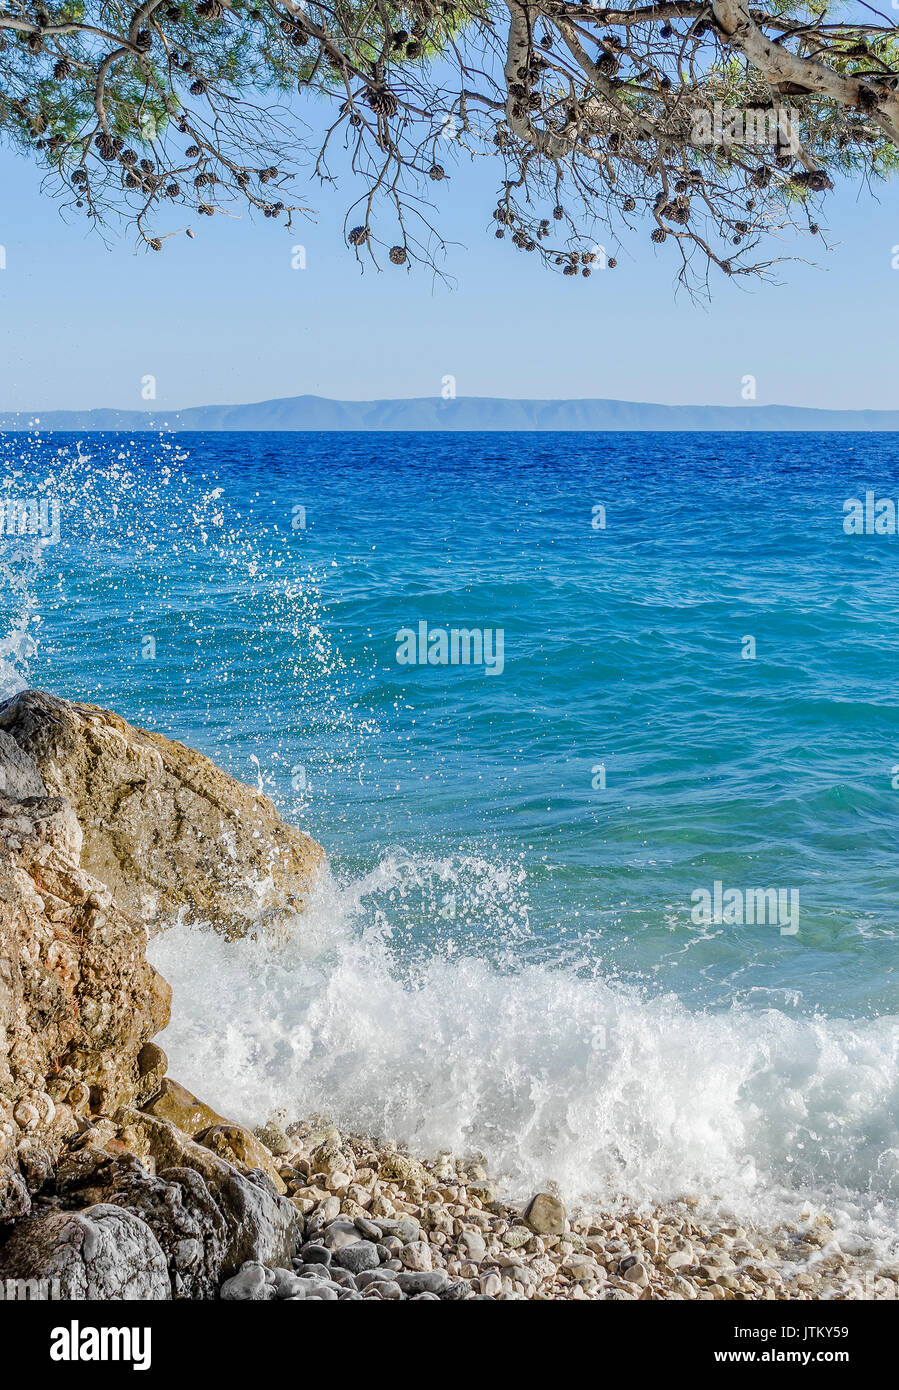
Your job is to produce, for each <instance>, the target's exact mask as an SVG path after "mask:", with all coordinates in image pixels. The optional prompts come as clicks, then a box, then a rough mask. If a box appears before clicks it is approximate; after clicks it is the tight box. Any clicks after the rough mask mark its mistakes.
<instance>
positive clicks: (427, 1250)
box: [400, 1240, 434, 1272]
mask: <svg viewBox="0 0 899 1390" xmlns="http://www.w3.org/2000/svg"><path fill="white" fill-rule="evenodd" d="M400 1260H401V1262H402V1263H403V1265H405V1267H406V1269H414V1270H417V1271H420V1272H422V1271H424V1270H428V1269H433V1267H434V1261H433V1260H432V1258H431V1247H430V1245H429V1244H428V1242H427V1241H426V1240H413V1241H410V1242H409V1244H408V1245H404V1246H403V1249H402V1251H401V1253H400Z"/></svg>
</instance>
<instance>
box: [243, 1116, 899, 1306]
mask: <svg viewBox="0 0 899 1390" xmlns="http://www.w3.org/2000/svg"><path fill="white" fill-rule="evenodd" d="M282 1135H283V1136H284V1137H285V1140H286V1141H287V1151H286V1152H284V1153H279V1154H278V1172H279V1174H280V1177H281V1179H282V1180H283V1181H284V1183H285V1184H286V1185H287V1191H288V1193H289V1194H290V1200H291V1201H292V1202H293V1203H294V1205H295V1206H296V1207H297V1209H298V1211H299V1212H300V1213H302V1214H303V1216H304V1223H305V1230H304V1240H303V1243H302V1244H301V1245H300V1246H299V1248H298V1250H297V1252H296V1255H295V1256H294V1259H293V1261H292V1264H293V1268H292V1269H269V1268H267V1267H266V1266H264V1265H261V1264H258V1263H248V1264H245V1265H244V1266H243V1267H242V1268H241V1269H240V1270H239V1271H238V1273H237V1274H235V1275H233V1276H232V1277H231V1278H229V1279H227V1280H226V1281H225V1282H224V1283H223V1284H222V1286H221V1288H220V1290H219V1296H220V1297H221V1298H222V1299H223V1300H226V1301H270V1300H279V1301H286V1302H334V1301H336V1300H341V1301H343V1300H346V1299H352V1300H355V1301H358V1300H360V1299H375V1300H377V1301H383V1302H394V1301H396V1300H405V1299H414V1298H417V1299H419V1300H422V1299H423V1300H425V1301H429V1302H433V1301H434V1300H435V1299H437V1300H440V1301H452V1302H461V1301H469V1300H479V1301H484V1300H488V1299H489V1300H490V1301H500V1302H511V1301H521V1300H523V1299H533V1300H535V1301H539V1302H546V1301H553V1300H574V1301H585V1300H588V1301H589V1300H603V1301H619V1302H634V1301H637V1300H639V1301H652V1300H664V1299H675V1300H679V1301H694V1300H696V1301H702V1302H712V1301H721V1300H725V1299H726V1300H729V1299H732V1298H737V1299H764V1300H773V1299H785V1300H789V1299H794V1300H795V1299H803V1300H807V1299H814V1298H837V1299H839V1298H851V1299H856V1298H863V1297H869V1298H870V1297H875V1298H878V1297H883V1298H887V1297H892V1298H894V1299H895V1296H896V1281H897V1277H899V1266H884V1265H883V1264H882V1262H881V1263H878V1262H875V1261H874V1260H873V1258H872V1257H871V1256H870V1255H869V1254H868V1253H867V1252H865V1250H864V1249H856V1248H853V1249H851V1250H849V1249H847V1248H846V1247H847V1242H845V1241H843V1240H842V1238H841V1245H838V1244H837V1242H836V1240H835V1239H834V1234H833V1227H832V1223H831V1222H830V1218H828V1217H827V1216H826V1214H824V1213H822V1214H821V1216H820V1217H815V1218H812V1217H808V1218H804V1219H803V1221H802V1222H801V1223H799V1224H797V1225H796V1226H794V1227H790V1228H786V1227H785V1228H781V1229H778V1230H777V1231H758V1230H751V1229H748V1228H746V1227H745V1226H739V1225H737V1224H736V1223H735V1222H734V1221H733V1219H732V1218H730V1219H728V1217H727V1216H722V1217H721V1218H720V1219H718V1220H716V1219H715V1218H714V1217H713V1216H712V1215H711V1214H710V1213H711V1212H713V1210H714V1204H713V1202H712V1201H711V1199H709V1198H706V1197H702V1198H700V1197H698V1196H696V1197H694V1196H692V1195H691V1196H690V1197H687V1198H681V1199H679V1200H678V1201H676V1202H673V1203H671V1204H669V1205H667V1206H664V1207H658V1208H656V1209H655V1210H653V1211H649V1210H644V1209H641V1210H640V1211H627V1210H616V1211H614V1212H605V1213H601V1212H594V1213H585V1212H574V1213H571V1214H569V1212H568V1211H567V1210H566V1208H565V1206H564V1204H563V1203H562V1202H561V1200H560V1199H559V1198H558V1197H556V1196H555V1195H553V1194H552V1193H548V1192H538V1193H536V1194H535V1196H533V1197H532V1198H531V1200H530V1202H528V1203H526V1204H525V1205H524V1206H523V1207H515V1206H510V1205H506V1204H504V1203H503V1202H501V1201H499V1200H498V1199H497V1197H496V1194H495V1192H494V1190H493V1189H492V1188H491V1187H490V1186H489V1184H488V1183H487V1181H486V1170H485V1167H484V1164H483V1162H482V1160H481V1159H480V1158H475V1159H472V1160H468V1161H461V1160H453V1159H452V1158H451V1156H449V1155H442V1156H441V1157H440V1158H439V1159H438V1161H437V1162H436V1163H434V1164H428V1163H421V1162H419V1161H418V1160H417V1159H414V1158H412V1157H409V1156H408V1155H405V1154H400V1153H399V1152H398V1150H397V1149H396V1146H395V1145H392V1144H390V1143H389V1142H388V1141H382V1142H381V1143H377V1142H375V1141H372V1140H370V1139H364V1138H356V1137H350V1136H346V1135H343V1136H341V1135H340V1134H339V1133H338V1132H337V1131H336V1130H333V1129H324V1128H323V1127H322V1125H321V1123H320V1122H317V1123H316V1124H315V1125H314V1126H309V1125H304V1124H300V1125H289V1126H284V1125H283V1124H281V1122H280V1119H279V1120H278V1121H277V1125H276V1123H275V1122H274V1121H273V1122H271V1128H270V1129H269V1127H266V1128H265V1129H263V1130H260V1131H257V1137H258V1138H259V1139H260V1140H261V1141H263V1142H264V1140H265V1137H266V1136H268V1137H269V1138H271V1140H272V1149H273V1150H275V1149H277V1150H280V1149H282V1147H283V1144H282ZM305 1136H309V1137H308V1139H306V1138H305ZM700 1212H702V1213H703V1215H700V1214H699V1213H700ZM809 1237H811V1239H810V1238H809ZM841 1246H842V1249H841ZM810 1252H813V1257H814V1259H815V1261H816V1263H814V1264H810V1263H809V1259H810Z"/></svg>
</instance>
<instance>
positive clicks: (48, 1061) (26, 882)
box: [0, 736, 170, 1227]
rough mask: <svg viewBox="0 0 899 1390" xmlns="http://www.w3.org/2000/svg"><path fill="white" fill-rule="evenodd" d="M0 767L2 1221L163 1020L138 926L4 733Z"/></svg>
mask: <svg viewBox="0 0 899 1390" xmlns="http://www.w3.org/2000/svg"><path fill="white" fill-rule="evenodd" d="M0 737H2V736H0ZM0 769H2V777H0V782H2V786H3V788H4V790H0V1227H2V1226H3V1225H4V1224H6V1223H9V1222H10V1221H15V1220H17V1219H19V1218H20V1217H22V1216H24V1215H25V1214H26V1213H27V1212H28V1210H29V1207H30V1193H32V1192H34V1191H36V1190H37V1189H38V1188H39V1187H41V1185H42V1184H43V1183H44V1182H45V1181H46V1180H47V1179H48V1177H50V1176H51V1174H52V1169H53V1164H54V1162H55V1160H56V1157H57V1155H58V1153H59V1151H60V1148H61V1146H62V1144H63V1143H64V1141H65V1140H66V1139H67V1138H69V1137H70V1136H72V1135H74V1134H76V1133H77V1131H78V1129H79V1127H82V1126H84V1125H86V1124H88V1123H89V1122H90V1117H91V1115H98V1114H100V1113H101V1112H109V1111H111V1110H113V1109H115V1108H116V1107H117V1106H119V1105H122V1104H124V1103H130V1102H131V1101H132V1100H133V1099H135V1098H139V1096H140V1094H141V1076H140V1063H139V1057H140V1054H141V1051H142V1049H143V1047H144V1044H145V1043H146V1042H147V1041H148V1040H149V1039H150V1038H151V1037H152V1036H153V1035H154V1034H155V1033H156V1032H158V1031H159V1029H161V1028H164V1027H165V1025H166V1023H167V1022H168V1016H169V999H170V991H169V988H168V985H167V984H166V983H165V981H164V980H163V979H162V977H161V976H160V975H158V974H157V973H156V971H155V970H154V969H153V967H152V966H151V965H150V964H149V963H148V962H147V960H146V958H145V946H146V930H145V928H144V927H143V926H142V925H141V924H140V922H138V921H135V920H134V919H133V918H132V917H131V916H130V915H128V914H127V913H125V912H123V911H122V910H121V909H120V908H119V906H118V905H117V904H116V903H115V902H114V901H113V898H112V895H111V893H110V892H109V890H108V888H107V887H106V886H105V885H104V884H103V883H101V882H100V881H99V880H98V879H96V878H93V877H92V876H91V875H90V874H88V873H86V872H85V871H84V869H83V867H82V865H81V862H80V856H81V845H82V837H81V829H80V827H79V825H78V821H77V819H76V817H75V815H74V814H73V812H72V809H71V807H70V806H69V805H68V803H67V802H66V801H65V800H64V799H63V798H61V797H59V796H47V795H46V792H45V789H44V786H43V783H42V781H41V778H40V776H39V774H38V771H37V769H36V767H35V765H34V763H33V762H32V760H31V759H30V757H28V755H27V754H25V753H24V752H23V751H22V750H21V749H20V748H18V747H17V746H16V745H15V744H13V745H12V746H10V743H9V741H8V740H7V739H6V738H2V742H0Z"/></svg>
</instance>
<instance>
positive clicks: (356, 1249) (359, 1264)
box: [337, 1240, 381, 1274]
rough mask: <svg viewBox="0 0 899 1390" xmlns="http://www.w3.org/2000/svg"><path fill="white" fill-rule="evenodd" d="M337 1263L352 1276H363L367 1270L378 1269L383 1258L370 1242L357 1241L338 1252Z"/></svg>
mask: <svg viewBox="0 0 899 1390" xmlns="http://www.w3.org/2000/svg"><path fill="white" fill-rule="evenodd" d="M337 1263H338V1264H339V1265H340V1266H341V1267H342V1268H343V1269H348V1270H349V1271H350V1273H351V1274H362V1273H363V1272H364V1271H365V1270H367V1269H377V1267H378V1265H379V1264H380V1263H381V1257H380V1255H379V1254H378V1248H377V1246H376V1245H372V1243H371V1241H370V1240H356V1241H354V1242H353V1244H352V1245H345V1246H343V1247H342V1249H339V1250H338V1251H337Z"/></svg>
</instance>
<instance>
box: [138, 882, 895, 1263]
mask: <svg viewBox="0 0 899 1390" xmlns="http://www.w3.org/2000/svg"><path fill="white" fill-rule="evenodd" d="M443 869H444V870H445V869H446V865H444V866H443ZM417 872H419V874H421V873H425V874H429V873H430V872H432V866H429V865H426V864H425V865H421V864H419V865H418V866H417ZM500 872H501V873H502V872H503V871H500ZM460 873H461V874H463V875H464V874H465V873H467V874H468V876H469V878H472V877H473V879H474V880H475V881H476V882H475V883H474V887H473V888H471V891H472V892H473V893H475V894H479V895H480V896H481V898H482V899H483V898H484V896H485V894H484V882H485V881H486V879H488V878H489V873H488V867H487V866H486V865H484V864H483V863H482V864H480V865H477V866H475V867H474V868H472V866H471V863H470V861H469V863H468V868H467V869H465V867H464V865H463V866H461V867H460ZM409 878H410V865H409V860H408V858H406V857H397V856H394V855H386V856H385V857H384V858H383V860H382V861H381V863H380V864H379V865H378V866H377V867H376V868H375V869H374V870H373V871H372V873H371V874H369V875H368V876H366V878H364V879H362V880H360V881H357V882H355V883H350V884H348V885H346V886H343V887H341V886H339V885H338V884H337V883H335V882H334V880H333V879H332V878H330V877H329V878H328V879H327V880H326V881H325V882H324V883H323V885H322V886H321V888H320V890H319V892H318V894H317V896H316V897H315V899H314V901H313V902H312V904H311V906H310V908H309V910H308V912H307V913H306V915H305V916H304V917H302V918H301V919H299V920H298V921H297V922H296V926H295V930H294V932H293V934H292V935H291V936H290V937H289V939H286V940H285V939H283V938H282V939H280V940H267V939H263V938H261V937H255V938H247V939H244V940H241V941H236V942H230V943H229V942H226V941H225V940H223V939H222V938H221V937H219V936H217V935H216V934H215V933H214V932H210V931H201V930H198V929H196V928H190V927H187V926H185V925H178V926H176V927H173V928H172V929H171V930H169V931H168V932H167V933H165V934H164V935H162V936H160V937H158V938H157V939H156V940H155V941H154V942H153V943H152V945H151V956H152V958H153V960H154V962H155V964H156V965H157V966H158V968H159V969H160V970H161V971H162V973H163V974H164V975H165V976H166V977H167V978H168V979H169V981H170V982H171V984H172V985H173V987H174V1009H173V1020H172V1023H171V1025H170V1027H169V1028H168V1029H167V1031H166V1032H165V1034H164V1035H163V1036H162V1039H161V1041H162V1043H163V1045H164V1046H165V1048H166V1050H167V1051H168V1053H169V1057H170V1072H171V1074H172V1075H174V1076H176V1077H177V1078H178V1079H179V1080H180V1081H182V1082H183V1083H184V1084H186V1085H187V1086H189V1087H192V1088H194V1089H196V1090H197V1091H198V1092H199V1093H200V1094H201V1095H202V1096H203V1098H204V1099H205V1100H207V1101H208V1102H210V1103H211V1104H213V1105H214V1106H216V1107H217V1108H219V1109H220V1110H222V1111H224V1112H226V1113H228V1114H230V1115H232V1116H234V1117H236V1118H238V1119H240V1120H242V1121H243V1122H245V1123H249V1124H253V1123H259V1122H261V1121H263V1120H265V1119H266V1118H267V1116H268V1115H269V1114H270V1113H271V1112H272V1111H274V1110H275V1109H277V1108H278V1107H281V1106H285V1107H287V1109H288V1111H289V1112H291V1114H293V1115H296V1116H301V1115H307V1114H309V1113H312V1112H319V1113H325V1114H327V1115H329V1116H331V1117H333V1119H334V1120H335V1121H336V1122H337V1123H338V1124H341V1125H343V1126H345V1127H346V1128H348V1129H355V1130H359V1131H363V1132H369V1133H373V1134H377V1135H381V1136H385V1135H390V1136H392V1137H394V1138H396V1139H399V1140H401V1141H406V1142H408V1143H409V1144H410V1145H411V1146H413V1147H414V1148H415V1149H416V1150H417V1151H420V1152H423V1153H435V1152H437V1151H439V1150H440V1149H451V1150H453V1151H454V1152H456V1153H461V1154H464V1153H469V1152H471V1151H480V1152H482V1153H484V1154H485V1155H486V1157H487V1158H488V1160H489V1162H490V1166H491V1170H492V1172H493V1174H494V1175H495V1176H497V1177H498V1178H499V1179H500V1181H501V1183H502V1185H503V1187H504V1188H505V1190H506V1191H507V1192H508V1193H509V1194H510V1195H518V1196H520V1195H523V1194H525V1193H526V1192H527V1191H528V1190H529V1189H534V1188H535V1187H537V1186H539V1185H543V1184H545V1183H546V1182H548V1181H552V1182H556V1183H557V1184H558V1185H559V1187H560V1189H561V1190H562V1192H563V1193H564V1194H565V1195H566V1196H567V1197H568V1199H569V1200H572V1201H577V1200H588V1201H589V1200H591V1199H597V1200H603V1201H609V1200H614V1199H615V1198H616V1197H623V1198H626V1199H628V1200H633V1201H638V1202H639V1201H644V1200H647V1201H655V1200H664V1199H667V1198H671V1197H675V1196H677V1195H680V1194H683V1193H695V1194H701V1195H702V1196H703V1197H709V1198H711V1199H714V1200H715V1201H716V1203H717V1204H718V1205H719V1206H720V1207H722V1208H725V1209H727V1210H730V1211H732V1212H734V1213H736V1214H737V1215H738V1216H739V1217H741V1218H745V1219H752V1220H758V1221H761V1222H774V1221H777V1220H779V1219H788V1218H790V1219H795V1218H796V1217H798V1216H799V1215H801V1214H802V1213H803V1212H806V1211H810V1210H812V1211H813V1210H816V1209H817V1208H818V1207H819V1206H824V1207H826V1208H827V1210H828V1211H829V1212H830V1214H831V1215H832V1216H834V1217H835V1218H836V1221H837V1225H838V1228H839V1229H840V1231H841V1232H842V1233H843V1236H844V1239H845V1240H846V1241H847V1242H848V1243H850V1244H851V1242H852V1241H853V1240H854V1241H865V1240H869V1239H870V1240H872V1241H873V1242H874V1243H875V1244H876V1245H877V1246H878V1247H880V1248H885V1247H887V1246H888V1245H889V1243H890V1239H891V1232H895V1229H896V1223H895V1216H896V1211H897V1207H899V1147H897V1137H896V1116H897V1112H899V1067H897V1060H899V1020H897V1019H896V1018H880V1019H874V1020H869V1021H863V1022H849V1021H841V1020H834V1019H824V1018H816V1017H800V1016H792V1015H787V1014H786V1013H783V1012H780V1011H778V1010H775V1009H768V1010H762V1011H758V1010H755V1011H751V1010H748V1009H736V1008H735V1009H732V1010H730V1011H725V1012H718V1013H712V1012H697V1011H690V1010H689V1009H687V1008H686V1007H685V1006H684V1005H683V1004H682V1003H680V1002H679V1001H678V1000H677V999H676V998H675V997H673V996H670V995H669V996H667V997H655V998H651V997H647V996H644V995H642V994H640V993H639V992H637V991H636V990H634V989H630V988H626V987H622V986H620V985H616V984H610V983H608V982H606V981H604V980H603V979H601V978H597V977H596V976H595V975H589V974H587V973H579V972H578V971H577V970H575V969H568V968H553V967H552V966H549V965H544V964H533V965H523V966H520V967H518V968H515V967H512V966H510V965H509V964H508V963H506V964H499V963H496V962H493V963H491V962H489V961H488V960H487V959H485V957H484V955H483V954H482V953H478V954H475V953H474V952H473V951H471V950H469V949H468V947H467V945H465V944H462V945H460V943H458V942H456V941H454V940H452V939H451V938H450V939H447V940H445V941H443V942H442V943H441V945H440V947H439V949H435V950H432V951H431V952H430V953H427V954H422V953H420V952H415V951H412V952H410V951H408V950H407V949H406V943H405V941H404V934H403V932H402V931H398V930H396V929H395V925H394V924H392V923H391V912H390V910H388V911H387V912H386V913H385V911H384V909H383V906H381V904H383V902H384V901H385V899H386V901H387V902H388V904H389V903H390V901H391V899H392V900H393V905H394V911H393V913H392V915H393V918H394V919H395V922H396V921H398V922H402V921H403V911H402V906H403V904H402V899H403V894H404V892H405V891H406V886H407V885H408V883H409ZM461 886H462V888H463V890H464V884H462V885H461ZM385 888H387V889H388V890H389V891H387V892H386V894H385V892H384V890H385ZM486 896H487V897H488V898H489V896H490V895H489V892H488V893H487V895H486ZM375 903H377V904H379V905H378V906H377V907H375V906H374V904H375ZM850 1233H852V1234H850Z"/></svg>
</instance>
